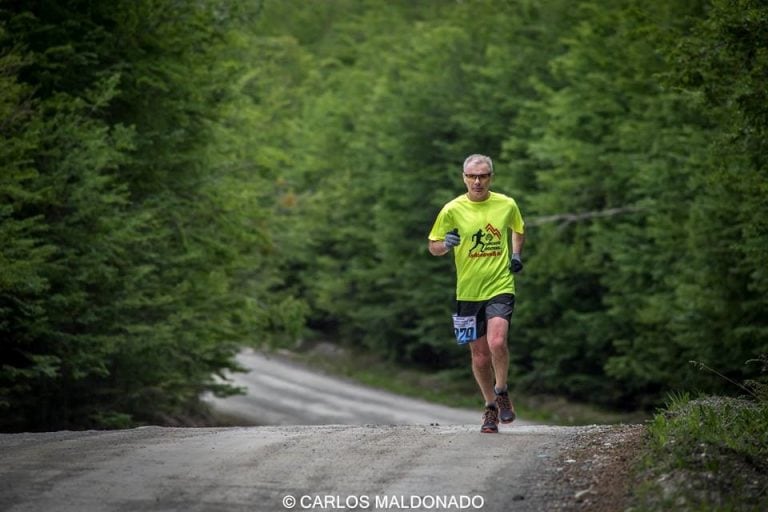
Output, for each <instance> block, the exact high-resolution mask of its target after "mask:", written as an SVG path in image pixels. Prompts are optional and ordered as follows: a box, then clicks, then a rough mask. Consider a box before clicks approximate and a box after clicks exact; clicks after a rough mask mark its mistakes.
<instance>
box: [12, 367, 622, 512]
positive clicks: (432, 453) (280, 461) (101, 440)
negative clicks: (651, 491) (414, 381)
mask: <svg viewBox="0 0 768 512" xmlns="http://www.w3.org/2000/svg"><path fill="white" fill-rule="evenodd" d="M291 366H292V368H293V370H295V371H299V372H301V370H300V369H297V367H295V366H293V365H291ZM280 373H281V375H283V376H285V375H286V374H285V373H283V372H282V371H281V372H280ZM267 374H268V373H266V372H265V373H263V374H262V375H261V376H260V377H258V379H266V381H265V382H267V383H269V384H270V385H273V386H274V388H275V389H276V390H282V392H281V393H278V395H280V396H281V397H283V395H285V397H289V396H290V394H291V393H290V392H289V391H286V389H285V387H286V385H287V384H286V382H289V383H290V385H291V386H293V382H290V380H291V379H289V381H284V380H282V379H278V380H277V381H271V380H270V378H268V377H266V375H267ZM289 375H292V374H289ZM299 376H300V377H301V379H302V380H300V381H299V382H301V383H302V385H310V384H309V383H312V384H311V385H312V386H319V389H326V388H325V386H326V385H327V384H328V383H327V382H326V381H325V380H324V377H323V378H321V377H317V376H310V375H304V374H303V373H300V374H299ZM271 378H276V377H271ZM314 379H317V380H314ZM257 385H258V384H257V382H253V381H252V382H251V384H249V387H251V386H253V387H256V386H257ZM265 385H266V384H265ZM354 393H355V394H354V395H353V396H346V397H345V398H344V400H343V401H342V402H340V403H335V402H328V403H323V404H322V406H318V407H310V406H307V404H306V402H304V401H302V402H301V403H300V405H301V407H299V408H300V409H301V410H302V411H309V412H310V413H311V414H312V419H313V421H314V422H315V423H318V422H322V421H326V418H329V417H330V418H332V421H335V422H337V423H341V422H343V421H346V420H350V419H360V416H359V415H353V416H349V415H347V413H346V412H345V410H346V408H347V406H348V405H349V404H350V403H356V402H357V398H355V397H357V396H358V395H357V393H362V395H363V396H365V397H366V398H365V400H363V401H364V402H365V403H366V404H367V407H369V408H370V409H371V410H372V411H373V412H374V413H375V416H372V417H370V418H375V419H372V420H370V421H368V420H366V422H368V423H370V424H368V425H354V424H350V425H342V424H334V425H308V424H304V425H288V424H283V425H278V426H274V425H273V426H257V427H232V428H162V427H143V428H137V429H132V430H120V431H88V432H52V433H40V434H4V435H0V510H3V511H9V512H19V511H35V512H37V511H73V512H74V511H78V512H81V511H86V512H88V511H115V512H117V511H133V510H136V511H153V510H157V511H160V510H162V511H238V510H242V511H246V510H247V511H280V510H325V511H331V510H344V511H350V510H430V511H435V510H483V511H486V512H494V511H542V510H576V509H577V508H578V507H580V506H583V505H584V504H585V503H586V504H589V500H594V498H595V497H597V496H600V495H603V494H604V492H603V491H604V489H605V488H610V487H611V486H613V487H617V483H618V484H619V485H618V487H621V485H620V484H621V480H620V478H618V479H617V477H620V473H619V472H618V471H616V470H615V468H614V467H613V466H611V465H610V463H606V461H609V462H610V460H612V459H611V457H610V456H609V455H610V452H611V450H613V452H614V453H621V454H623V455H622V456H624V457H625V456H626V455H625V454H626V452H627V450H625V449H624V445H625V444H627V443H626V439H627V436H623V435H617V433H616V431H614V430H613V428H611V427H553V426H545V425H528V424H523V423H517V422H516V423H514V424H513V425H511V426H502V428H501V432H500V433H499V434H495V435H489V434H480V432H479V424H478V418H477V412H476V411H470V412H469V413H467V412H466V411H458V412H457V411H454V410H450V409H448V410H447V411H446V410H443V409H440V410H434V411H432V412H429V413H426V414H425V415H424V416H419V417H417V416H415V414H416V413H417V412H423V411H424V410H425V407H423V405H424V404H422V403H417V406H416V407H415V408H414V409H409V407H411V406H412V405H414V404H413V403H411V401H409V400H405V399H396V400H395V403H390V402H388V400H390V399H391V397H388V396H384V395H386V394H384V395H379V394H378V393H372V394H369V393H371V390H356V391H354ZM269 396H270V397H271V401H276V402H278V403H279V404H280V405H279V406H276V407H275V411H274V413H275V415H276V416H275V417H276V418H277V417H278V416H279V421H281V422H284V423H287V422H289V419H288V418H290V417H292V415H293V413H290V407H289V405H288V404H289V403H290V401H289V399H288V398H285V400H282V398H281V400H275V399H274V397H275V394H274V393H271V394H269ZM384 403H386V404H388V405H387V406H386V407H384V406H382V404H384ZM399 405H402V406H403V407H404V408H403V409H402V410H401V409H399V408H398V406H399ZM237 407H238V410H239V411H240V412H242V411H243V408H242V407H243V406H242V404H240V405H238V406H237ZM383 409H388V410H389V409H391V415H387V416H381V417H379V416H378V415H379V414H381V411H382V410H383ZM446 409H447V408H446ZM404 411H406V412H404ZM438 412H439V413H440V414H438ZM459 412H461V413H462V414H468V416H467V418H466V419H467V421H469V423H466V424H462V423H457V421H459V422H460V421H465V419H464V417H463V416H462V415H461V414H459ZM301 414H303V413H301ZM442 414H446V415H447V416H442ZM453 414H456V416H453ZM413 422H416V423H419V422H422V423H421V424H405V423H413ZM430 423H431V424H430ZM437 423H439V425H437ZM632 437H633V438H637V436H636V435H634V434H633V436H632ZM585 440H589V442H588V443H587V442H585ZM606 446H607V447H609V448H606ZM610 447H612V448H610ZM574 457H575V458H574ZM606 464H607V465H606ZM624 466H626V464H622V465H621V467H624ZM601 467H602V468H603V471H597V472H596V471H595V470H596V469H599V468H601ZM576 468H581V469H580V470H579V471H576V472H575V473H574V471H573V470H574V469H576ZM585 468H586V469H585ZM605 473H609V474H611V475H612V476H613V480H611V481H607V482H608V484H610V485H609V486H608V487H606V486H605V485H602V484H601V481H602V477H601V475H602V474H605ZM612 499H614V500H615V498H612ZM612 506H615V503H614V502H611V503H609V507H608V508H600V507H589V508H588V509H589V510H615V509H618V510H622V508H611V507H612Z"/></svg>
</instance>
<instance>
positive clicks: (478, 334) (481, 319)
mask: <svg viewBox="0 0 768 512" xmlns="http://www.w3.org/2000/svg"><path fill="white" fill-rule="evenodd" d="M514 310H515V296H514V295H513V294H511V293H502V294H501V295H496V296H495V297H492V298H490V299H488V300H483V301H468V300H457V301H456V314H455V315H454V330H456V327H457V324H456V317H463V318H467V317H474V319H475V322H474V323H475V326H474V327H475V329H474V332H471V331H470V332H468V333H462V332H459V330H456V339H457V341H458V342H459V344H464V343H467V342H470V341H473V340H475V339H477V338H482V337H483V336H485V334H486V331H487V329H488V319H489V318H493V317H496V316H500V317H502V318H505V319H506V320H507V321H510V319H511V318H512V312H513V311H514Z"/></svg>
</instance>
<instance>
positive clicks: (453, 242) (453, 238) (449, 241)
mask: <svg viewBox="0 0 768 512" xmlns="http://www.w3.org/2000/svg"><path fill="white" fill-rule="evenodd" d="M443 243H444V244H445V248H446V249H449V250H450V249H452V248H454V247H456V246H457V245H459V244H460V243H461V236H459V230H458V229H454V230H453V231H449V232H448V233H446V234H445V240H444V241H443Z"/></svg>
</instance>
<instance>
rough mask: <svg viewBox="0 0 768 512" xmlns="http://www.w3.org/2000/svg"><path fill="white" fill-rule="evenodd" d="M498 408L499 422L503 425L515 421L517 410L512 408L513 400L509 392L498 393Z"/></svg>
mask: <svg viewBox="0 0 768 512" xmlns="http://www.w3.org/2000/svg"><path fill="white" fill-rule="evenodd" d="M496 407H498V408H499V420H500V421H501V422H502V423H512V422H513V421H515V417H516V416H515V410H514V409H513V408H512V400H510V399H509V393H508V392H507V391H502V392H501V393H496Z"/></svg>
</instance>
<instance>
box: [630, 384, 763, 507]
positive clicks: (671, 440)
mask: <svg viewBox="0 0 768 512" xmlns="http://www.w3.org/2000/svg"><path fill="white" fill-rule="evenodd" d="M766 425H768V405H767V404H766V402H758V403H755V402H746V401H744V400H739V399H733V398H722V397H720V398H712V397H709V398H700V399H697V400H691V399H690V398H689V396H688V395H678V396H675V397H673V398H671V399H670V401H669V403H668V406H667V409H666V410H665V411H664V412H663V413H659V414H658V415H657V416H656V417H655V418H654V420H653V422H652V423H651V424H650V425H649V441H650V442H649V447H648V451H647V453H646V456H645V460H644V461H643V463H642V466H643V467H642V468H641V469H640V473H639V475H640V480H641V485H640V486H639V488H638V491H636V498H635V503H634V504H633V508H635V509H637V510H666V509H669V508H674V509H676V510H762V509H764V508H765V507H766V505H768V481H766V476H765V475H766V469H767V468H766V460H768V444H766V442H765V440H766V436H768V428H767V427H766Z"/></svg>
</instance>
